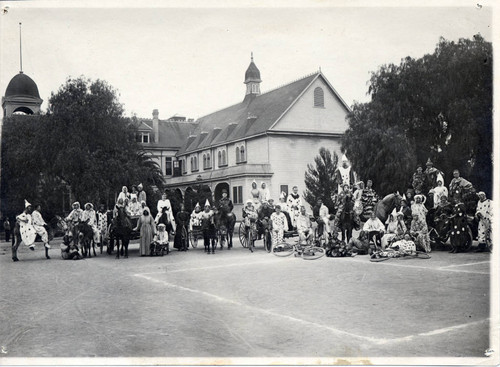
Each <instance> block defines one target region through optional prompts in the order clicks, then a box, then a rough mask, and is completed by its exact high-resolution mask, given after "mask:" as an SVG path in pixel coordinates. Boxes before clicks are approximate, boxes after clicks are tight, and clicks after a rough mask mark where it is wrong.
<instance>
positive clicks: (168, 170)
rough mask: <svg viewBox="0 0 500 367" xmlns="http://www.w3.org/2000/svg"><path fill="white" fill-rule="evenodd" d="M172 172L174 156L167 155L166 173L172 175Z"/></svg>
mask: <svg viewBox="0 0 500 367" xmlns="http://www.w3.org/2000/svg"><path fill="white" fill-rule="evenodd" d="M172 174H173V172H172V157H165V175H167V176H171V175H172Z"/></svg>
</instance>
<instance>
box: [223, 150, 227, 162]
mask: <svg viewBox="0 0 500 367" xmlns="http://www.w3.org/2000/svg"><path fill="white" fill-rule="evenodd" d="M222 164H223V165H224V166H225V165H227V162H226V151H225V150H223V151H222Z"/></svg>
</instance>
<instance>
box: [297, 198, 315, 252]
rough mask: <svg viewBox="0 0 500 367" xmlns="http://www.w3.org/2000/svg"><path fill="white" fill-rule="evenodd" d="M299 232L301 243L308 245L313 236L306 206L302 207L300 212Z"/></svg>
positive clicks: (298, 220) (298, 217) (298, 218)
mask: <svg viewBox="0 0 500 367" xmlns="http://www.w3.org/2000/svg"><path fill="white" fill-rule="evenodd" d="M297 233H298V234H299V244H301V245H302V244H304V245H306V244H307V243H308V242H309V241H310V240H311V237H312V226H311V219H310V218H309V214H307V213H306V207H305V206H304V205H302V206H301V207H300V213H299V215H298V216H297Z"/></svg>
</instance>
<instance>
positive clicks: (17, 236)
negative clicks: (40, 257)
mask: <svg viewBox="0 0 500 367" xmlns="http://www.w3.org/2000/svg"><path fill="white" fill-rule="evenodd" d="M54 228H57V229H60V230H64V231H66V229H67V226H66V222H65V221H64V220H63V219H62V218H61V217H60V216H58V215H56V216H55V217H54V218H53V219H52V220H51V221H50V225H46V226H45V229H46V230H47V234H48V238H49V242H50V241H52V239H53V238H54ZM40 240H41V239H40V236H39V235H37V236H36V239H35V242H40ZM21 242H22V238H21V226H20V224H19V222H18V221H16V224H15V225H14V230H13V232H12V246H11V251H12V261H19V258H18V257H17V249H18V248H19V245H20V244H21ZM45 257H46V258H47V259H50V256H49V249H48V248H47V247H45Z"/></svg>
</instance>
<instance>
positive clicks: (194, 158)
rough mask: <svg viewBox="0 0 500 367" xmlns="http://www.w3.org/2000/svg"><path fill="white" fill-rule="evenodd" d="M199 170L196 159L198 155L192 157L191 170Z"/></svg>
mask: <svg viewBox="0 0 500 367" xmlns="http://www.w3.org/2000/svg"><path fill="white" fill-rule="evenodd" d="M196 171H198V161H197V159H196V156H194V157H191V172H196Z"/></svg>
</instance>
